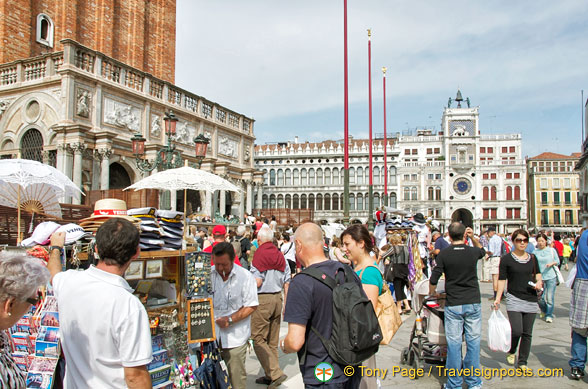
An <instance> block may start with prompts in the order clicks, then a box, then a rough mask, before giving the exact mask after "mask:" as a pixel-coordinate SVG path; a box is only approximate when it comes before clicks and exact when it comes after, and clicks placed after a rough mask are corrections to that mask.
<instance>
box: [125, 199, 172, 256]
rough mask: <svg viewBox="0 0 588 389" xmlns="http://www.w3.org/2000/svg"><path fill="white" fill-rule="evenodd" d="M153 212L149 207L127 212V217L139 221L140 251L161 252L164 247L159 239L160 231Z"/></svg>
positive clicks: (162, 241)
mask: <svg viewBox="0 0 588 389" xmlns="http://www.w3.org/2000/svg"><path fill="white" fill-rule="evenodd" d="M155 212H156V209H155V208H151V207H144V208H133V209H129V210H128V211H127V215H128V216H132V217H134V218H137V219H139V220H140V221H141V223H140V226H139V228H140V230H141V234H140V240H139V245H140V246H141V250H142V251H154V250H161V249H162V248H163V246H164V245H165V242H164V240H163V239H161V232H162V231H161V227H160V226H159V222H158V221H157V217H155Z"/></svg>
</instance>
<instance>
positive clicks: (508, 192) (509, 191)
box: [506, 186, 512, 200]
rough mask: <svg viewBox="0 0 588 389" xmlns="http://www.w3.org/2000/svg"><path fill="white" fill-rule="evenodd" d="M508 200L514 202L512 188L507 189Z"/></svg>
mask: <svg viewBox="0 0 588 389" xmlns="http://www.w3.org/2000/svg"><path fill="white" fill-rule="evenodd" d="M506 199H507V200H512V186H507V187H506Z"/></svg>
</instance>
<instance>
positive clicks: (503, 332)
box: [488, 309, 511, 353]
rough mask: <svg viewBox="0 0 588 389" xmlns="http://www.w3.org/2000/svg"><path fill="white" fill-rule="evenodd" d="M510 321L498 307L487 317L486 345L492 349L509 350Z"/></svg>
mask: <svg viewBox="0 0 588 389" xmlns="http://www.w3.org/2000/svg"><path fill="white" fill-rule="evenodd" d="M510 340H511V339H510V322H509V321H508V319H507V318H506V317H504V315H503V314H502V312H500V311H499V310H498V309H495V310H492V314H491V315H490V319H488V347H490V350H492V351H502V352H505V353H507V352H509V351H510Z"/></svg>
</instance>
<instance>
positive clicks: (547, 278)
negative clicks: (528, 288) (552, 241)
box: [533, 234, 559, 323]
mask: <svg viewBox="0 0 588 389" xmlns="http://www.w3.org/2000/svg"><path fill="white" fill-rule="evenodd" d="M533 254H535V256H536V257H537V262H538V263H539V271H540V272H541V279H542V280H543V288H544V291H543V296H541V299H540V300H539V308H541V315H540V317H541V318H543V317H545V322H546V323H552V322H553V305H554V303H553V302H554V301H555V287H556V286H557V274H556V273H555V269H554V266H559V256H558V255H557V251H555V249H554V248H553V247H549V245H548V244H547V236H546V235H545V234H539V235H537V248H535V251H533Z"/></svg>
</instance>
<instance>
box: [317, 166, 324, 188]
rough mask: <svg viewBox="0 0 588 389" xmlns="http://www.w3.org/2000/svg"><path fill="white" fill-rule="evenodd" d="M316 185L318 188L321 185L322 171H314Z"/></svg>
mask: <svg viewBox="0 0 588 389" xmlns="http://www.w3.org/2000/svg"><path fill="white" fill-rule="evenodd" d="M316 184H317V185H318V186H322V185H323V169H316Z"/></svg>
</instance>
